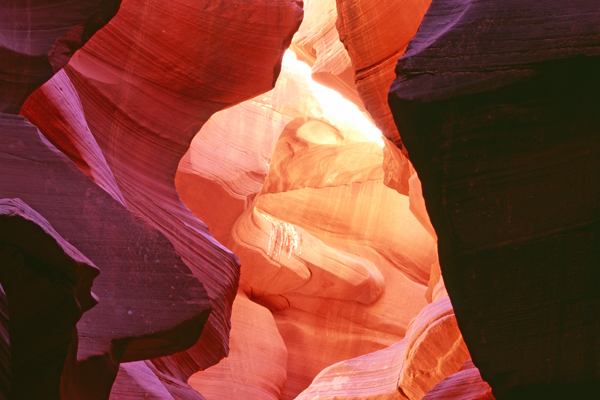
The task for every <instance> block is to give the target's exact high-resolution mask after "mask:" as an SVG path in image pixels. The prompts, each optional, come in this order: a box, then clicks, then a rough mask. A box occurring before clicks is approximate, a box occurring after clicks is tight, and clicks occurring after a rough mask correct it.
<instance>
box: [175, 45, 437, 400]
mask: <svg viewBox="0 0 600 400" xmlns="http://www.w3.org/2000/svg"><path fill="white" fill-rule="evenodd" d="M307 69H308V68H306V67H305V66H302V65H301V64H300V63H299V62H298V61H296V60H295V59H294V57H293V55H292V57H291V58H290V57H289V53H288V54H287V55H286V56H285V57H284V63H283V67H282V72H281V75H280V78H279V80H278V81H277V83H276V85H275V88H274V90H272V91H271V92H269V93H265V94H264V95H260V96H257V97H254V98H252V99H251V100H249V101H246V102H244V103H241V104H239V105H237V106H234V107H231V108H228V109H226V110H223V111H220V112H219V113H216V114H215V115H213V116H212V117H211V119H210V120H209V121H208V122H207V123H206V124H205V125H204V126H203V128H202V129H201V130H200V132H199V133H198V135H197V136H196V137H195V138H194V140H193V141H192V145H191V148H190V150H189V152H188V153H187V154H186V156H185V157H184V158H183V159H182V160H181V162H180V164H179V170H178V173H177V177H176V182H177V188H178V190H179V192H180V193H181V195H182V198H183V200H184V201H185V203H186V205H188V206H189V207H190V209H191V210H192V211H193V212H194V214H195V215H197V216H199V217H201V218H202V219H203V220H205V221H206V223H207V225H208V227H209V228H210V231H211V232H214V234H215V236H217V237H218V238H219V240H221V241H223V243H224V244H226V246H227V247H228V248H231V249H232V250H233V251H234V253H235V254H236V255H237V256H238V257H239V258H240V261H241V264H242V268H241V281H240V289H241V290H242V292H243V293H244V294H245V295H246V296H247V297H248V298H249V299H250V300H251V301H253V302H255V303H258V304H260V305H262V306H264V307H266V308H267V309H268V310H269V311H270V312H271V313H272V315H273V318H274V321H275V323H276V325H277V330H278V331H279V334H280V335H281V338H282V339H283V342H284V343H285V347H286V349H287V355H288V356H287V367H286V377H287V379H286V381H285V385H284V386H283V388H282V389H281V392H280V393H279V394H277V395H275V394H273V393H274V392H273V391H272V390H271V392H269V393H271V394H265V392H262V393H263V394H261V395H260V396H267V398H272V397H273V396H277V397H276V398H279V399H293V398H295V397H296V396H297V395H298V394H299V393H300V392H302V391H303V390H304V389H306V388H307V387H308V386H309V385H310V382H311V381H312V380H313V379H314V377H315V376H317V375H318V374H319V372H321V371H322V370H323V368H326V367H328V366H330V365H332V364H334V363H337V362H340V361H343V360H346V359H349V358H353V357H357V356H361V355H364V354H367V353H371V352H373V351H377V350H381V349H384V348H386V347H389V346H390V345H392V344H394V343H396V342H398V341H399V340H401V339H402V338H403V337H404V335H405V334H406V330H407V328H408V325H409V323H410V320H411V319H412V318H413V317H414V316H415V315H417V314H418V312H419V311H420V310H421V309H422V307H424V306H425V305H426V304H427V303H426V300H425V297H424V293H425V290H426V286H425V285H427V283H428V281H429V272H430V269H431V264H432V263H434V262H435V260H436V251H435V241H434V239H433V238H432V237H431V235H430V234H429V233H427V231H426V230H425V229H424V228H423V227H422V226H421V224H420V222H419V221H418V220H417V219H415V217H414V215H413V213H412V212H411V210H410V209H409V203H410V201H409V198H408V197H407V196H406V195H402V194H400V193H398V192H397V191H396V190H393V189H391V188H389V187H387V186H386V185H385V184H384V181H385V179H386V175H385V171H384V169H383V167H382V165H383V163H384V159H385V158H386V155H385V153H386V151H387V150H386V149H385V148H384V146H383V143H382V140H381V138H379V137H378V136H377V135H375V134H374V133H375V131H376V129H375V128H374V127H373V126H372V125H370V124H369V123H368V122H366V123H363V122H361V123H359V122H357V119H358V118H356V116H361V113H360V111H358V110H356V108H354V107H352V109H353V111H352V110H350V109H349V108H341V107H340V106H343V105H344V104H346V103H344V102H345V100H343V99H341V98H339V95H338V96H337V97H327V93H326V92H324V91H321V90H323V88H321V87H320V86H317V85H316V84H315V83H314V82H313V81H311V78H310V70H308V71H306V70H307ZM325 90H326V89H325ZM332 99H333V100H332ZM336 103H340V104H336ZM364 121H366V120H364ZM361 124H362V125H361ZM390 149H392V148H388V150H390ZM393 149H396V148H395V147H394V148H393ZM396 150H397V149H396ZM392 157H393V156H392ZM390 162H391V161H390ZM396 171H397V172H398V174H400V171H401V168H400V167H399V168H397V169H396ZM409 176H410V174H408V176H406V177H405V181H406V183H408V177H409ZM389 178H392V177H391V176H389ZM406 189H408V185H406ZM405 193H408V191H407V190H406V192H405ZM398 204H400V205H401V209H398V207H397V206H398ZM221 216H223V217H222V218H221ZM236 321H238V320H237V319H236V317H235V316H234V318H233V319H232V326H233V328H232V329H233V330H234V331H235V330H236V329H235V325H236V324H241V325H242V326H244V323H243V321H238V322H236ZM250 337H253V336H252V335H250ZM236 341H239V339H236ZM233 342H235V341H234V340H233V339H232V343H233ZM230 356H231V357H232V360H231V362H225V363H224V365H223V367H222V368H221V367H220V364H219V365H217V366H215V367H211V368H210V369H208V370H206V371H202V372H198V373H197V374H196V375H194V376H193V379H194V380H198V382H204V383H203V384H204V385H205V387H206V390H205V389H202V388H199V390H201V391H202V393H203V394H205V396H206V397H207V398H208V396H209V391H212V393H214V395H215V396H231V394H228V393H225V392H224V390H223V389H222V388H223V387H226V386H227V385H228V384H229V383H228V382H229V381H234V382H236V384H235V386H236V387H238V388H240V389H239V390H242V388H244V389H243V390H248V389H247V386H246V387H245V386H244V385H243V384H242V383H241V382H239V381H240V380H241V379H242V378H243V377H246V378H247V382H252V381H257V382H260V379H258V377H257V375H260V374H261V373H262V372H261V369H258V368H257V370H256V371H253V373H252V374H249V372H248V371H246V370H245V369H244V368H243V364H242V363H241V362H240V361H235V362H234V359H235V360H244V356H243V354H242V355H236V354H235V353H233V352H232V353H230ZM228 361H229V360H228ZM211 371H214V372H211ZM205 373H206V376H207V377H206V378H203V376H204V374H205ZM272 376H273V377H277V376H279V374H272ZM261 379H262V378H261ZM209 383H210V385H209ZM192 385H193V386H194V387H196V386H195V385H194V384H192ZM261 387H262V386H261ZM278 390H279V389H278ZM252 393H255V394H254V395H255V396H259V394H257V393H258V392H256V391H255V392H252Z"/></svg>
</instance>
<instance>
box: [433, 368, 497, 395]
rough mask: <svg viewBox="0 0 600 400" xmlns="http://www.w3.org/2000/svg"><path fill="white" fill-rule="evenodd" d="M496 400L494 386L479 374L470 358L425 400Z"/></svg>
mask: <svg viewBox="0 0 600 400" xmlns="http://www.w3.org/2000/svg"><path fill="white" fill-rule="evenodd" d="M458 399H460V400H494V399H495V398H494V395H493V394H492V388H491V387H490V385H488V384H487V383H486V382H485V381H483V379H481V375H480V374H479V370H478V369H477V368H476V367H475V366H474V365H473V362H472V361H471V359H469V360H468V361H467V362H466V363H465V364H464V365H463V366H462V368H461V370H460V371H459V372H457V373H455V374H452V375H450V376H449V377H447V378H446V379H444V380H443V381H441V382H440V383H438V384H437V385H436V386H435V387H434V388H433V389H431V390H430V391H429V392H428V393H427V394H426V395H425V397H423V400H458Z"/></svg>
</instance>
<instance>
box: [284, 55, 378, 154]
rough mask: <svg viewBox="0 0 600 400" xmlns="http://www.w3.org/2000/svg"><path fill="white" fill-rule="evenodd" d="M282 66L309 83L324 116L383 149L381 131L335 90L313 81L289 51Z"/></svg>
mask: <svg viewBox="0 0 600 400" xmlns="http://www.w3.org/2000/svg"><path fill="white" fill-rule="evenodd" d="M283 65H286V66H289V67H291V68H294V69H295V70H296V71H298V72H300V73H301V74H302V76H304V78H306V80H307V81H308V82H310V88H311V90H312V92H313V94H314V95H315V97H316V98H317V100H318V101H319V103H320V104H321V108H322V109H323V111H324V112H325V114H326V115H330V116H331V117H333V118H334V119H338V120H343V121H345V122H347V123H348V124H351V125H353V126H354V127H356V129H358V130H359V131H360V132H362V133H363V134H364V135H365V136H366V137H367V138H368V139H370V140H371V141H373V142H377V143H379V144H380V145H381V146H382V147H383V145H384V144H383V138H382V136H381V131H380V130H379V129H377V127H376V126H375V125H373V124H372V123H371V121H369V119H367V118H366V117H365V116H364V115H363V113H362V112H361V111H360V110H359V109H358V107H356V105H354V103H352V102H351V101H349V100H346V99H345V98H343V97H342V95H340V94H339V93H338V92H336V91H335V90H333V89H329V88H328V87H325V86H323V85H320V84H318V83H317V82H315V81H313V79H312V77H311V75H310V67H309V66H308V65H306V64H305V63H304V62H302V61H298V59H297V58H296V55H295V54H294V53H293V52H292V51H291V50H286V52H285V54H284V56H283Z"/></svg>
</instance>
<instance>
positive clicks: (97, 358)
mask: <svg viewBox="0 0 600 400" xmlns="http://www.w3.org/2000/svg"><path fill="white" fill-rule="evenodd" d="M0 137H1V140H0V164H1V165H2V169H3V173H2V174H0V191H1V192H2V193H3V195H5V196H8V197H17V196H18V197H19V198H21V199H22V200H23V201H25V202H27V204H29V205H30V206H31V207H32V208H34V209H35V210H36V211H38V212H39V213H40V214H41V215H44V216H45V217H44V218H46V219H47V221H48V222H49V223H50V224H52V227H53V228H54V229H56V231H57V232H58V233H59V234H60V236H62V237H63V238H65V240H68V241H69V243H71V244H72V245H74V246H76V248H77V249H80V250H81V251H82V252H84V253H85V254H86V255H87V257H88V258H89V259H90V260H93V262H94V264H95V265H96V266H97V267H98V268H99V269H100V271H101V272H102V273H101V274H100V275H99V276H98V277H97V278H96V279H95V282H94V291H95V293H96V294H97V295H98V297H99V299H100V302H99V304H98V305H96V307H94V308H92V309H91V310H89V311H88V312H86V313H85V314H84V316H83V317H82V318H81V320H80V321H79V322H78V323H77V330H78V333H79V335H75V336H74V337H73V338H72V339H71V338H70V337H69V340H70V341H71V350H70V351H69V353H68V357H67V360H66V362H65V361H63V362H62V363H61V365H63V364H64V373H63V378H62V381H63V385H62V387H61V392H62V395H63V396H64V397H65V398H69V399H86V400H90V399H107V398H108V396H109V393H110V389H111V385H112V383H113V381H114V379H115V376H116V374H117V370H118V366H119V363H120V362H122V361H124V362H125V361H134V360H140V359H145V358H149V357H158V356H162V355H166V354H170V353H173V352H177V351H181V350H184V349H185V348H187V347H189V346H191V345H193V344H194V343H195V342H196V341H197V340H198V337H199V336H200V334H201V332H202V328H203V326H204V322H205V321H206V319H207V318H208V314H209V312H210V310H211V304H210V301H209V299H208V295H207V293H206V291H205V290H204V288H203V286H202V284H201V283H200V282H198V280H197V278H195V277H193V276H191V273H190V270H189V269H188V267H187V266H186V265H185V264H184V263H183V262H182V260H181V258H180V257H179V255H178V254H177V253H176V252H175V250H174V248H173V245H172V244H171V243H170V242H169V241H168V240H167V239H166V238H165V237H164V236H163V235H162V234H161V233H160V232H158V231H157V230H156V229H153V228H152V227H150V226H149V225H148V224H146V223H144V222H142V221H140V219H139V218H138V217H135V216H134V215H132V213H131V212H130V211H128V210H127V209H125V207H124V206H123V205H122V204H120V203H119V202H117V201H116V200H115V199H114V198H112V197H111V196H110V195H109V194H108V193H107V192H105V191H104V190H102V189H101V188H100V187H98V185H96V184H95V183H93V182H92V181H91V180H89V179H88V178H87V177H86V176H85V175H84V174H82V173H81V171H79V170H78V169H77V168H76V167H75V165H73V163H72V162H71V161H70V160H69V159H68V158H67V157H66V156H65V155H64V154H62V153H60V152H59V151H58V150H57V149H56V148H54V146H52V144H50V143H49V142H48V141H47V140H46V139H45V138H44V137H43V136H42V135H41V134H40V132H39V131H38V130H37V129H36V128H35V127H34V126H32V125H31V124H30V123H28V122H27V120H25V119H24V118H23V117H21V116H15V115H6V114H0ZM3 232H7V233H6V234H7V235H9V236H10V235H14V232H11V231H3ZM31 239H35V238H34V237H32V238H31ZM27 243H30V245H31V246H33V247H34V248H41V247H40V246H42V245H41V244H40V243H39V241H36V240H31V241H30V242H27ZM46 253H48V252H46ZM5 289H6V287H5ZM34 331H35V330H34ZM40 343H41V344H42V345H43V343H44V341H41V342H40ZM44 370H47V367H44Z"/></svg>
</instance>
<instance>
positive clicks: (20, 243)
mask: <svg viewBox="0 0 600 400" xmlns="http://www.w3.org/2000/svg"><path fill="white" fill-rule="evenodd" d="M0 265H2V268H0V283H1V285H2V286H1V289H2V297H3V317H4V318H3V320H2V329H3V331H4V334H5V335H7V336H4V335H3V339H4V340H3V344H5V345H6V346H7V348H6V353H4V352H3V354H6V359H3V363H2V372H3V374H2V385H1V386H0V388H1V390H2V392H1V394H0V396H1V397H2V398H14V399H25V398H29V399H32V398H45V399H60V385H61V378H62V377H63V376H64V375H63V366H64V364H65V360H66V358H67V353H68V352H69V351H70V347H71V339H72V337H73V335H75V337H76V335H77V329H76V328H75V324H76V323H77V321H78V320H79V319H80V318H81V315H82V314H83V313H84V312H86V311H88V310H90V309H91V308H92V307H93V306H94V305H96V303H97V297H96V296H95V295H94V294H93V293H92V292H91V286H92V283H93V281H94V278H96V277H97V276H98V273H99V271H98V268H96V267H95V266H94V264H92V262H91V261H90V260H88V259H87V258H86V257H85V256H84V255H83V254H81V253H80V252H79V251H78V250H77V249H76V248H75V247H73V246H72V245H71V244H69V243H68V242H67V241H66V240H65V239H64V238H62V237H61V236H60V235H59V234H58V233H57V232H56V231H55V230H54V229H53V228H52V226H51V225H50V224H49V223H48V221H46V220H45V219H44V218H43V217H42V216H41V215H40V214H38V213H37V212H36V211H35V210H33V209H32V208H31V207H29V206H28V205H27V204H25V203H24V202H23V201H22V200H20V199H0ZM75 342H76V340H75ZM74 348H75V351H77V350H76V349H77V346H76V345H75V347H74Z"/></svg>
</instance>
